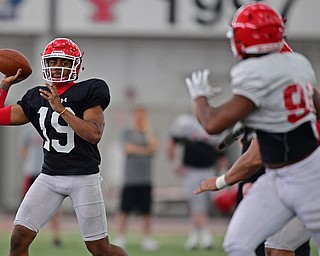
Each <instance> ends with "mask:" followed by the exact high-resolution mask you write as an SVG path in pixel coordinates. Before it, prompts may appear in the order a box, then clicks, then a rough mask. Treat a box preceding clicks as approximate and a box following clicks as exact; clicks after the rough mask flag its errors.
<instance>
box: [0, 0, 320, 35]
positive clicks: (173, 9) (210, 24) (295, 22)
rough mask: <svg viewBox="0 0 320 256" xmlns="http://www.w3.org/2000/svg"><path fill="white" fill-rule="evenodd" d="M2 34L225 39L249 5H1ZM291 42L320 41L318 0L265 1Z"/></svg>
mask: <svg viewBox="0 0 320 256" xmlns="http://www.w3.org/2000/svg"><path fill="white" fill-rule="evenodd" d="M0 2H1V3H0V25H1V26H0V33H12V34H14V33H36V34H41V33H44V32H50V31H52V30H54V31H55V32H56V33H59V34H67V35H81V36H125V37H126V36H132V37H144V36H147V37H150V36H151V37H195V38H197V37H199V38H200V37H206V38H214V37H224V36H225V33H226V31H227V26H228V23H229V22H230V20H231V18H232V15H233V13H234V12H235V10H236V9H237V8H238V6H240V5H241V4H243V3H245V2H248V1H246V0H55V1H53V0H50V1H49V0H0ZM266 2H267V3H269V4H270V5H271V6H273V7H274V8H275V9H277V10H278V11H279V12H280V13H281V14H282V15H284V16H285V17H286V18H287V20H288V21H287V25H286V27H287V31H286V33H287V35H288V37H291V38H320V30H319V29H318V27H317V24H320V15H318V11H319V10H320V1H319V0H308V1H294V0H269V1H268V0H267V1H266Z"/></svg>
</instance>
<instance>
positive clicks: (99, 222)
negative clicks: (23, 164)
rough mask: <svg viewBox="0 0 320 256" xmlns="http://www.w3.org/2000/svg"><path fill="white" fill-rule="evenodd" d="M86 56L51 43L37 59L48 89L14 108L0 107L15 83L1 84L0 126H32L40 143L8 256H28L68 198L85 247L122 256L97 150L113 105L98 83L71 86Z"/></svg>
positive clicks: (66, 42)
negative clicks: (111, 227) (37, 168)
mask: <svg viewBox="0 0 320 256" xmlns="http://www.w3.org/2000/svg"><path fill="white" fill-rule="evenodd" d="M82 56H83V52H81V51H80V49H79V47H78V46H77V45H76V44H75V43H74V42H73V41H71V40H70V39H68V38H56V39H54V40H53V41H51V42H50V43H49V44H48V45H47V46H46V47H45V49H44V52H43V54H42V61H41V64H42V73H43V78H44V79H45V80H46V81H47V82H48V83H46V84H45V85H44V86H36V87H34V88H32V89H30V90H28V91H27V92H26V93H25V95H24V96H23V97H22V99H21V100H19V101H18V102H17V103H16V104H12V105H9V106H6V107H4V102H5V99H6V96H7V93H8V90H9V88H10V86H11V85H12V84H14V83H17V82H18V81H19V77H20V75H21V72H22V70H21V69H19V70H17V73H16V75H15V76H10V77H6V76H4V77H3V79H2V81H1V84H0V92H1V94H0V125H15V126H17V125H23V124H27V123H29V122H31V123H32V125H33V126H34V127H35V129H36V130H37V131H38V132H39V134H40V135H41V137H42V138H43V140H44V163H43V165H42V170H41V174H40V175H39V176H38V177H37V179H36V180H35V181H34V183H33V184H32V186H31V188H30V189H29V191H28V193H27V194H26V196H25V197H24V199H23V201H22V203H21V205H20V207H19V209H18V212H17V214H16V217H15V220H14V228H13V231H12V235H11V244H10V256H20V255H28V252H29V246H30V244H31V243H32V241H33V240H34V239H35V237H36V236H37V233H38V232H39V231H40V229H41V228H42V227H43V226H44V225H45V224H46V223H47V222H48V221H49V220H50V218H51V216H52V215H53V214H55V212H56V211H57V210H58V208H59V206H60V205H61V204H62V202H63V200H64V199H65V198H66V197H70V199H71V201H72V204H73V208H74V210H75V212H76V215H77V219H78V222H79V226H80V230H81V233H82V237H83V240H84V242H85V245H86V247H87V249H88V251H89V252H90V253H91V254H92V255H93V256H99V255H104V256H126V255H127V253H126V252H125V251H124V250H123V249H122V248H120V247H118V246H115V245H112V244H110V243H109V237H108V228H107V218H106V210H105V204H104V200H103V194H102V189H101V181H102V178H101V176H100V170H99V165H100V162H101V158H100V153H99V150H98V146H97V144H98V143H99V141H100V140H101V138H102V134H103V130H104V126H105V122H104V114H103V111H104V110H105V109H106V108H107V106H108V105H109V103H110V92H109V87H108V85H107V84H106V82H105V81H103V80H101V79H96V78H93V79H88V80H85V81H81V82H75V81H76V80H77V79H78V76H79V72H80V70H81V64H82Z"/></svg>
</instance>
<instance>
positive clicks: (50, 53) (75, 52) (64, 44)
mask: <svg viewBox="0 0 320 256" xmlns="http://www.w3.org/2000/svg"><path fill="white" fill-rule="evenodd" d="M82 56H83V53H81V51H80V49H79V47H78V46H77V45H76V44H75V43H74V42H72V41H71V40H70V39H68V38H56V39H54V40H53V41H51V42H50V43H49V44H48V45H47V46H46V48H45V49H44V51H43V54H42V60H41V66H42V74H43V78H44V79H45V80H46V81H48V82H53V83H61V82H70V81H75V80H77V79H78V76H79V72H80V68H81V63H82ZM57 58H59V59H68V60H71V61H72V67H71V68H66V67H49V60H50V59H57ZM53 68H54V69H57V68H61V76H60V78H53V76H52V73H51V69H53ZM66 69H67V70H69V71H70V72H69V75H68V76H64V71H65V70H66Z"/></svg>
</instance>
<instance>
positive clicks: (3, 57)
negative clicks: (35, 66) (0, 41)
mask: <svg viewBox="0 0 320 256" xmlns="http://www.w3.org/2000/svg"><path fill="white" fill-rule="evenodd" d="M19 68H21V69H22V73H21V76H20V79H19V81H22V80H24V79H26V78H28V77H29V76H30V75H31V73H32V67H31V65H30V62H29V60H28V59H27V58H26V56H24V55H23V54H22V53H21V52H19V51H17V50H13V49H0V72H1V73H2V74H4V75H6V76H14V75H15V74H16V73H17V70H18V69H19Z"/></svg>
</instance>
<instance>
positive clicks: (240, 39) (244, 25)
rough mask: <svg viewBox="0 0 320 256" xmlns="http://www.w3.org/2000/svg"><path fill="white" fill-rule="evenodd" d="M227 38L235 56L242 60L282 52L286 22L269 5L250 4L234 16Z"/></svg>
mask: <svg viewBox="0 0 320 256" xmlns="http://www.w3.org/2000/svg"><path fill="white" fill-rule="evenodd" d="M227 37H228V38H229V39H230V42H231V48H232V51H233V53H234V55H235V56H237V57H240V58H242V59H243V58H246V56H247V55H248V54H264V53H269V52H274V51H281V49H282V48H283V42H284V41H283V37H284V21H283V19H282V17H281V16H280V15H279V14H278V13H277V12H276V11H275V10H273V9H272V8H271V7H270V6H269V5H267V4H265V3H261V2H255V3H248V4H245V5H243V6H242V7H241V8H240V9H239V10H238V11H237V12H236V13H235V14H234V16H233V20H232V22H231V27H230V29H229V31H228V33H227Z"/></svg>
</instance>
